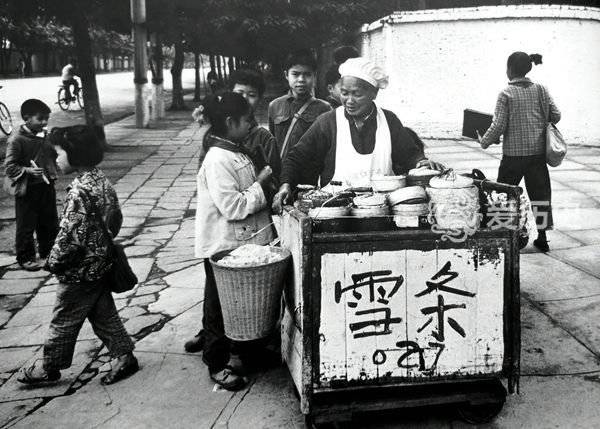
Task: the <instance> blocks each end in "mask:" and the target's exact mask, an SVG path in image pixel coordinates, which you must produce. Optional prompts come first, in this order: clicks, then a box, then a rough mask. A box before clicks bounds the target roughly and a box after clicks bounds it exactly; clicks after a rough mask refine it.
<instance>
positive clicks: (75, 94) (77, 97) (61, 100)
mask: <svg viewBox="0 0 600 429" xmlns="http://www.w3.org/2000/svg"><path fill="white" fill-rule="evenodd" d="M66 94H67V88H66V87H65V85H59V86H58V94H57V95H58V101H57V104H58V106H59V107H60V109H61V110H64V111H67V110H69V109H70V108H71V105H75V102H77V104H78V105H79V107H80V108H81V109H83V92H82V88H81V83H79V87H78V88H77V90H75V91H71V98H69V99H67V97H66Z"/></svg>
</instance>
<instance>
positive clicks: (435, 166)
mask: <svg viewBox="0 0 600 429" xmlns="http://www.w3.org/2000/svg"><path fill="white" fill-rule="evenodd" d="M421 167H427V168H430V169H431V170H437V171H444V170H446V166H445V165H444V164H442V163H441V162H436V161H432V160H431V159H423V160H421V161H419V162H418V163H417V168H421Z"/></svg>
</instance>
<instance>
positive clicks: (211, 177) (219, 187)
mask: <svg viewBox="0 0 600 429" xmlns="http://www.w3.org/2000/svg"><path fill="white" fill-rule="evenodd" d="M196 183H197V187H198V203H197V206H196V246H195V254H196V257H198V258H208V257H210V256H212V255H214V254H215V253H217V252H219V251H221V250H226V249H234V248H237V247H239V246H241V245H243V244H248V243H254V244H267V243H269V242H270V241H271V240H273V238H274V234H273V228H272V227H270V228H266V229H265V230H263V231H262V232H260V233H259V234H257V235H256V236H255V237H253V238H250V237H251V236H252V234H254V233H255V232H257V231H259V230H260V229H261V228H263V227H266V226H267V225H269V224H270V223H271V216H270V214H269V209H268V207H267V199H266V197H265V194H264V192H263V190H262V188H261V186H260V184H259V183H258V182H257V181H256V173H255V172H254V165H253V164H252V161H250V158H249V157H248V156H246V155H244V154H242V153H238V152H231V151H228V150H225V149H222V148H219V147H212V148H210V149H209V151H208V153H207V154H206V158H205V159H204V162H203V163H202V167H200V170H199V171H198V175H197V178H196Z"/></svg>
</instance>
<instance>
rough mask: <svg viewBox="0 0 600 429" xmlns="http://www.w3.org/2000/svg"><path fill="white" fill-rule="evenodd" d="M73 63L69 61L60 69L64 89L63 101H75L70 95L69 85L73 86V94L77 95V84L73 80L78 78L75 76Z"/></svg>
mask: <svg viewBox="0 0 600 429" xmlns="http://www.w3.org/2000/svg"><path fill="white" fill-rule="evenodd" d="M74 64H76V62H75V61H73V60H71V61H69V64H67V65H66V66H64V67H63V69H62V81H63V86H64V87H65V100H73V101H74V100H75V97H74V96H73V95H71V85H73V94H74V95H77V93H78V92H79V82H78V81H77V80H76V79H75V78H76V77H78V76H77V75H76V74H75V66H74Z"/></svg>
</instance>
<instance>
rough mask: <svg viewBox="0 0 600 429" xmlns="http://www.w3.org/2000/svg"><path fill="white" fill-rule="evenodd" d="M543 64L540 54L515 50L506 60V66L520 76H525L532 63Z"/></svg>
mask: <svg viewBox="0 0 600 429" xmlns="http://www.w3.org/2000/svg"><path fill="white" fill-rule="evenodd" d="M532 63H533V64H535V65H538V64H542V56H541V55H540V54H531V55H529V54H526V53H525V52H519V51H517V52H513V53H512V54H510V55H509V57H508V60H507V61H506V66H507V67H508V68H509V69H511V70H512V71H513V72H514V73H515V74H517V75H518V76H525V75H526V74H527V73H529V72H530V71H531V64H532Z"/></svg>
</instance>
